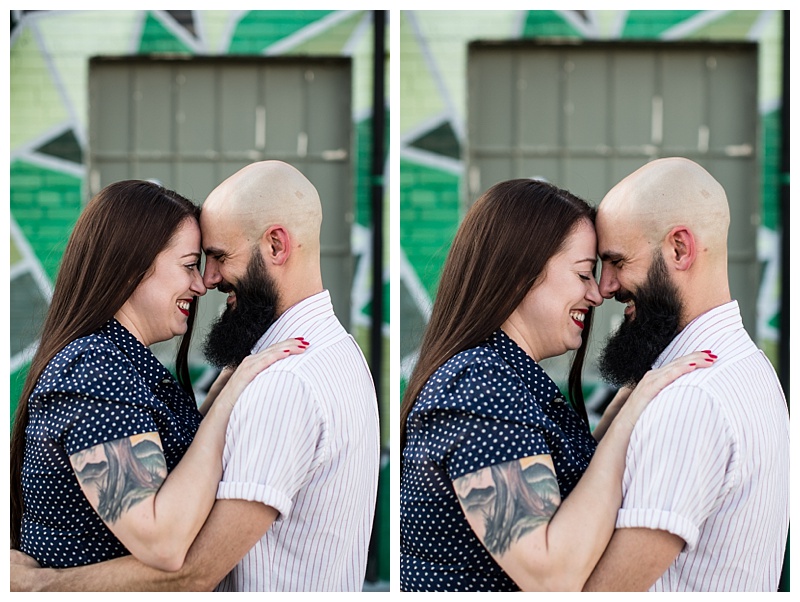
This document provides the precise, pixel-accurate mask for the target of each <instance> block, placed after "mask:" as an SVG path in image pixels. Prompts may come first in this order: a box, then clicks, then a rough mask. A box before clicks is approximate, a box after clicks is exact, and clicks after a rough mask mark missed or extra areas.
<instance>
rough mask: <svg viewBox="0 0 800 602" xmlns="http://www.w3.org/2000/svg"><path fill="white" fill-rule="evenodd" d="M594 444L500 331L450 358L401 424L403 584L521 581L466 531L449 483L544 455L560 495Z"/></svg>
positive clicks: (467, 587) (500, 585)
mask: <svg viewBox="0 0 800 602" xmlns="http://www.w3.org/2000/svg"><path fill="white" fill-rule="evenodd" d="M595 447H596V444H595V440H594V438H593V437H592V435H591V433H590V431H589V428H588V426H587V425H586V424H585V423H584V422H583V421H582V420H581V419H580V417H579V416H578V414H577V412H575V410H574V409H573V408H572V406H571V405H570V404H569V403H568V402H567V401H566V399H564V397H563V395H562V394H561V393H560V392H559V390H558V387H556V385H555V383H554V382H553V381H552V380H551V379H550V377H549V376H547V374H546V373H545V372H544V370H542V368H541V367H539V365H538V364H537V363H536V362H535V361H533V359H531V358H530V356H528V355H527V354H526V353H525V352H524V351H523V350H522V349H521V348H520V347H519V346H518V345H517V344H516V343H514V341H512V340H511V339H510V338H509V337H508V335H506V334H505V333H504V332H503V331H502V330H497V331H496V332H495V333H494V334H493V335H492V336H491V337H490V338H489V340H488V341H486V342H485V343H484V344H482V345H480V346H478V347H475V348H473V349H468V350H467V351H463V352H461V353H459V354H458V355H456V356H454V357H452V358H451V359H450V360H448V361H447V362H446V363H445V364H444V365H443V366H441V367H440V368H439V369H438V370H437V371H436V372H435V373H434V374H433V375H432V376H431V377H430V378H429V379H428V382H427V383H426V384H425V387H424V388H423V389H422V391H421V392H420V394H419V396H418V398H417V402H416V404H415V405H414V408H413V409H412V410H411V413H410V415H409V417H408V422H407V425H406V447H405V449H404V450H403V455H402V468H401V483H400V588H401V590H403V591H514V590H518V589H519V588H518V587H517V585H516V584H515V583H514V582H513V581H512V580H511V579H510V578H509V577H508V576H507V575H506V574H505V573H504V572H503V570H502V569H501V568H500V567H499V565H498V564H497V563H496V562H495V561H494V559H493V558H492V557H491V555H490V554H489V552H487V551H486V548H484V547H483V544H481V542H480V540H479V539H478V537H477V536H476V535H475V533H474V532H473V531H472V528H471V527H470V526H469V523H468V522H467V519H466V517H465V516H464V513H463V511H462V509H461V506H460V505H459V503H458V498H457V497H456V494H455V491H454V489H453V484H452V482H453V481H454V480H455V479H457V478H459V477H461V476H463V475H465V474H469V473H472V472H475V471H477V470H480V469H481V468H485V467H487V466H493V465H495V464H501V463H503V462H508V461H510V460H515V459H520V458H526V457H529V456H535V455H539V454H550V456H551V457H552V460H553V464H554V466H555V472H556V479H557V480H558V486H559V488H560V490H561V497H562V499H563V498H564V497H566V496H567V495H569V493H570V491H572V489H573V487H574V486H575V484H576V483H577V482H578V479H580V477H581V475H582V474H583V472H584V471H585V470H586V467H587V466H588V464H589V461H590V460H591V457H592V454H593V453H594V450H595Z"/></svg>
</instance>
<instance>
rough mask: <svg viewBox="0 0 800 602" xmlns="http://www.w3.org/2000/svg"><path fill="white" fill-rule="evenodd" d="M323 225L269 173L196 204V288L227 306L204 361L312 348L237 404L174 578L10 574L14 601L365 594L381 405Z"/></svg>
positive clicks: (255, 168) (262, 170) (91, 570)
mask: <svg viewBox="0 0 800 602" xmlns="http://www.w3.org/2000/svg"><path fill="white" fill-rule="evenodd" d="M321 221H322V211H321V206H320V200H319V197H318V195H317V191H316V190H315V188H314V187H313V185H312V184H311V183H310V182H309V181H308V180H307V179H306V178H305V177H304V176H303V175H302V174H301V173H300V172H299V171H297V170H296V169H294V168H293V167H291V166H289V165H287V164H285V163H281V162H278V161H265V162H261V163H255V164H252V165H249V166H248V167H245V168H244V169H242V170H241V171H239V172H237V173H236V174H234V175H233V176H231V177H230V178H228V179H227V180H225V181H224V182H223V183H222V184H221V185H220V186H218V187H217V188H216V189H215V190H214V191H213V192H212V193H211V194H210V195H209V197H208V199H206V202H205V203H204V205H203V210H202V214H201V229H202V232H203V247H204V251H205V253H206V266H205V271H204V273H203V280H204V283H205V285H206V287H208V288H214V287H217V288H219V289H220V290H221V291H223V292H226V293H228V299H227V304H228V306H227V308H226V310H225V312H224V313H223V315H222V316H221V318H220V320H219V322H218V323H217V324H215V325H214V326H213V328H212V329H211V332H210V333H209V337H208V339H207V341H206V354H207V356H208V357H209V359H210V360H211V361H212V362H213V363H215V364H217V365H219V366H220V367H229V368H230V367H231V366H235V365H237V364H238V363H239V362H240V361H241V360H242V359H243V358H244V357H245V356H246V355H247V354H249V353H250V352H251V350H253V351H258V350H261V349H264V348H266V347H267V346H269V345H271V344H272V343H276V342H279V341H282V340H285V339H289V338H294V337H303V338H305V340H307V341H308V342H309V343H310V346H309V348H308V349H307V350H306V351H305V352H304V353H303V354H301V355H296V356H292V357H288V358H285V359H283V360H281V362H278V363H277V364H275V365H273V366H271V367H270V368H269V369H267V370H265V371H264V372H262V373H261V374H260V375H259V376H257V377H256V378H255V379H254V381H253V382H252V383H251V385H250V386H249V387H248V388H247V389H245V391H244V392H243V393H242V395H241V396H240V398H239V401H238V403H237V404H236V407H235V409H234V411H233V414H232V415H231V418H230V423H229V426H228V432H227V435H226V445H225V451H224V456H223V467H224V472H223V478H222V482H221V483H220V485H219V488H218V491H217V501H216V503H215V505H214V507H213V509H212V511H211V514H210V515H209V517H208V520H207V522H206V524H205V525H204V527H203V529H202V530H201V532H200V534H199V535H198V537H197V539H196V540H195V542H194V544H193V545H192V547H191V549H190V551H189V553H188V555H187V558H186V562H185V564H184V566H183V568H182V569H181V570H180V571H178V572H176V573H165V572H161V571H158V570H155V569H151V568H149V567H147V566H145V565H143V564H141V563H139V562H138V561H137V560H136V559H134V558H133V557H131V556H128V557H124V558H118V559H115V560H112V561H109V562H104V563H100V564H95V565H89V566H84V567H77V568H73V569H64V570H61V571H55V570H36V571H27V572H26V571H22V570H19V569H20V567H19V566H17V567H15V566H14V564H12V578H11V582H12V589H15V588H21V589H33V588H38V589H52V590H75V589H78V590H80V589H91V590H123V591H125V590H142V589H147V590H185V589H197V590H210V589H212V588H214V587H215V586H217V584H219V587H218V589H219V590H221V591H297V590H306V591H348V590H349V591H360V590H361V588H362V586H363V582H364V574H365V570H366V561H367V545H368V543H369V538H370V533H371V528H372V519H373V515H374V509H375V498H376V491H377V482H378V462H379V440H378V439H379V435H378V417H377V403H376V398H375V389H374V386H373V383H372V379H371V376H370V373H369V370H368V368H367V365H366V362H365V360H364V357H363V355H362V353H361V351H360V350H359V348H358V346H357V345H356V343H355V341H354V340H353V339H352V337H351V336H350V335H348V334H347V332H346V331H345V330H344V328H343V327H342V325H341V324H340V323H339V321H338V320H337V319H336V316H335V315H334V313H333V308H332V305H331V302H330V296H329V294H328V292H327V291H326V290H324V288H323V286H322V277H321V273H320V241H319V237H320V224H321ZM229 373H230V370H227V371H226V374H229ZM19 561H22V562H25V559H24V558H21V555H19V554H15V555H12V563H13V562H19ZM15 569H16V570H15ZM220 582H221V583H220Z"/></svg>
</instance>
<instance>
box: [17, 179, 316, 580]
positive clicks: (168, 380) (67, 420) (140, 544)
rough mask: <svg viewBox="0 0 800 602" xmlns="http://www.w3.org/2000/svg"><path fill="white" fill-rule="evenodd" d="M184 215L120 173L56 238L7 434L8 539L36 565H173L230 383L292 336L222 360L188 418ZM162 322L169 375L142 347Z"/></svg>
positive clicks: (191, 279)
mask: <svg viewBox="0 0 800 602" xmlns="http://www.w3.org/2000/svg"><path fill="white" fill-rule="evenodd" d="M198 217H199V208H198V207H196V206H195V205H194V204H192V203H191V202H190V201H188V200H187V199H185V198H183V197H182V196H180V195H178V194H177V193H175V192H172V191H170V190H165V189H164V188H162V187H161V186H158V185H156V184H153V183H150V182H145V181H134V180H131V181H123V182H117V183H114V184H111V185H109V186H107V187H106V188H104V189H103V190H101V191H100V192H99V193H98V194H97V195H96V196H95V197H94V198H93V199H92V200H91V201H90V202H89V203H88V204H87V206H86V208H85V210H84V211H83V213H82V214H81V216H80V218H79V219H78V222H77V224H76V226H75V229H74V230H73V232H72V235H71V236H70V240H69V242H68V244H67V247H66V249H65V252H64V257H63V260H62V263H61V268H60V271H59V274H58V279H57V281H56V285H55V289H54V291H53V298H52V302H51V304H50V309H49V311H48V314H47V317H46V319H45V322H44V326H43V329H42V336H41V340H40V344H39V348H38V350H37V352H36V355H35V356H34V358H33V362H32V364H31V367H30V371H29V372H28V376H27V380H26V382H25V386H24V388H23V392H22V395H21V398H20V403H19V406H18V408H17V413H16V417H15V420H14V427H13V432H12V438H11V547H12V548H19V549H21V550H22V551H23V552H25V553H26V554H28V555H30V556H32V557H33V558H35V559H36V560H37V561H38V562H39V564H40V565H42V566H50V567H67V566H78V565H83V564H90V563H95V562H100V561H102V560H107V559H110V558H115V557H117V556H122V555H124V554H127V553H132V554H133V555H134V556H136V557H137V558H138V559H139V560H141V561H142V562H144V563H146V564H149V565H151V566H153V567H156V568H160V569H163V570H177V569H178V568H180V566H181V565H182V563H183V559H184V557H185V555H186V552H187V550H188V549H189V546H190V545H191V543H192V541H193V540H194V538H195V536H196V535H197V533H198V531H199V530H200V527H202V525H203V523H204V522H205V519H206V517H207V516H208V514H209V512H210V510H211V507H212V505H213V503H214V499H215V493H216V489H217V485H218V483H219V480H220V478H221V475H222V451H223V446H224V439H225V429H226V426H227V423H228V418H229V416H230V414H231V411H232V409H233V406H234V404H235V403H236V400H237V398H238V396H239V393H240V392H241V391H242V390H243V389H244V387H245V386H246V385H247V384H248V383H249V382H250V381H251V380H252V378H253V377H254V376H255V375H256V374H258V372H260V371H261V370H262V369H264V368H265V367H267V366H268V365H270V364H271V363H273V362H274V361H276V360H277V359H278V358H280V357H285V356H287V355H289V354H293V353H299V352H301V351H302V350H303V349H304V348H305V343H303V342H302V341H292V342H285V343H282V344H278V345H276V346H274V347H272V348H270V349H267V350H265V351H264V352H262V353H261V354H258V355H255V356H251V357H250V358H247V359H246V360H245V362H243V363H242V365H241V366H240V367H239V368H238V369H237V370H236V372H235V373H234V374H233V375H232V376H231V375H230V373H229V372H227V373H225V374H224V376H221V377H220V379H219V380H218V382H216V383H215V385H214V386H213V387H212V389H211V391H210V392H209V398H208V399H207V400H206V403H205V404H204V406H203V409H204V411H205V417H204V418H203V416H202V415H201V413H200V412H199V411H198V410H197V406H196V403H195V400H194V394H193V393H192V389H191V383H190V380H189V371H188V363H187V354H188V348H189V340H190V336H191V330H192V324H193V321H194V317H195V311H196V306H197V297H199V296H201V295H203V294H205V292H206V289H205V286H204V285H203V279H202V276H201V274H200V271H199V265H200V227H199V222H198ZM174 336H183V339H182V342H181V345H180V348H179V351H178V356H177V361H176V372H177V375H178V380H177V381H176V380H175V379H174V378H173V377H172V376H171V375H170V374H169V372H168V371H167V369H166V368H165V367H164V366H163V365H162V364H160V363H159V362H158V360H157V359H156V358H155V356H154V355H153V354H152V352H151V351H150V350H149V349H148V347H149V346H150V345H152V344H153V343H156V342H159V341H166V340H169V339H171V338H172V337H174ZM226 381H227V384H226ZM212 402H213V404H212ZM201 418H203V420H202V422H201Z"/></svg>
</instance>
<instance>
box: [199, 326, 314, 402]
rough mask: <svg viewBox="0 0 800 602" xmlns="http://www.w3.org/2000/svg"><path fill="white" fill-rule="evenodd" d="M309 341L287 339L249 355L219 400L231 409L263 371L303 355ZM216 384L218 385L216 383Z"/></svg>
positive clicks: (229, 379)
mask: <svg viewBox="0 0 800 602" xmlns="http://www.w3.org/2000/svg"><path fill="white" fill-rule="evenodd" d="M308 345H309V343H308V341H306V340H305V339H303V337H297V338H295V339H287V340H285V341H281V342H280V343H275V344H274V345H270V346H269V347H267V348H266V349H264V350H263V351H259V352H258V353H254V354H253V355H248V356H247V357H246V358H244V360H242V363H241V364H239V366H238V367H237V368H236V370H235V371H234V372H233V374H231V375H230V376H229V378H228V381H227V382H226V383H225V386H224V387H223V388H222V390H221V391H220V393H219V395H218V396H217V397H218V399H223V400H225V402H226V403H229V404H230V405H231V407H233V406H234V405H236V401H237V400H238V399H239V395H241V393H242V391H244V389H245V387H247V385H249V384H250V383H251V382H252V381H253V379H254V378H255V377H256V376H257V375H258V374H260V373H261V372H262V371H264V370H266V369H267V368H269V367H270V366H271V365H272V364H274V363H275V362H277V361H279V360H281V359H283V358H285V357H289V356H290V355H297V354H298V353H303V351H305V350H306V349H307V348H308ZM215 384H216V383H215Z"/></svg>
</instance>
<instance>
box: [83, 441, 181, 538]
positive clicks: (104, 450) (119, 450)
mask: <svg viewBox="0 0 800 602" xmlns="http://www.w3.org/2000/svg"><path fill="white" fill-rule="evenodd" d="M136 440H138V441H139V442H138V443H136V445H134V441H136ZM156 441H158V439H157V436H156V438H155V440H154V439H153V438H150V437H142V438H134V437H126V438H124V439H117V440H115V441H110V442H107V443H102V444H100V445H96V446H94V447H91V448H89V449H87V450H83V451H80V452H78V453H76V454H73V455H72V456H71V457H70V459H71V461H72V465H73V467H75V474H76V476H77V477H78V482H79V483H80V484H81V486H82V487H83V488H84V490H86V491H90V490H93V491H94V493H96V494H97V499H98V503H97V514H98V515H99V516H100V518H102V519H103V521H105V522H106V523H113V522H115V521H117V520H118V519H119V517H120V516H122V514H123V513H124V512H126V511H127V510H129V509H130V508H131V507H132V506H134V505H136V504H137V503H139V502H141V501H142V500H144V499H145V498H147V497H149V496H151V495H155V493H156V492H157V491H158V489H159V487H161V484H162V483H163V482H164V479H166V477H167V466H166V462H165V460H164V455H163V452H162V450H161V447H160V445H159V444H158V443H157V442H156Z"/></svg>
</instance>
